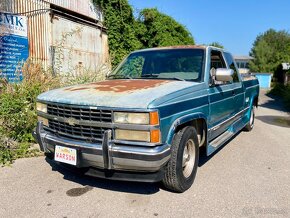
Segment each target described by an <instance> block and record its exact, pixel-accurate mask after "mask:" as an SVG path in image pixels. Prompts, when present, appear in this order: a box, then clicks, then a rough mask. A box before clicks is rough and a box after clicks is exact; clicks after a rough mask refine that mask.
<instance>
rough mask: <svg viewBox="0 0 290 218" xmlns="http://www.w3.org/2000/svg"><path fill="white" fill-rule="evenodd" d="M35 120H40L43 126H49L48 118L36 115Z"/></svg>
mask: <svg viewBox="0 0 290 218" xmlns="http://www.w3.org/2000/svg"><path fill="white" fill-rule="evenodd" d="M37 120H38V121H41V122H42V123H43V125H44V126H49V124H48V119H46V118H43V117H40V116H38V117H37Z"/></svg>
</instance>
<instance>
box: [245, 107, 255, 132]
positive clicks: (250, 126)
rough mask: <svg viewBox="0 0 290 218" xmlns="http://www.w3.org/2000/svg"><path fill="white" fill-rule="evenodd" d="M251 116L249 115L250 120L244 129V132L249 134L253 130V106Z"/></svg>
mask: <svg viewBox="0 0 290 218" xmlns="http://www.w3.org/2000/svg"><path fill="white" fill-rule="evenodd" d="M250 113H251V115H250V120H249V122H248V123H247V125H246V126H245V127H244V131H246V132H250V131H251V130H252V129H253V128H254V124H255V106H252V107H251V112H250Z"/></svg>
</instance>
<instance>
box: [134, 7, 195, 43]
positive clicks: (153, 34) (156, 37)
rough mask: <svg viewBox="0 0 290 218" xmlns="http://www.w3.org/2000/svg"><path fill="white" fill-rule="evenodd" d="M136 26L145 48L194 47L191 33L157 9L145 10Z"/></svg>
mask: <svg viewBox="0 0 290 218" xmlns="http://www.w3.org/2000/svg"><path fill="white" fill-rule="evenodd" d="M135 25H136V27H135V29H136V34H137V38H138V39H139V40H140V42H141V43H142V44H143V47H144V48H151V47H157V46H174V45H194V39H193V37H192V35H191V33H190V32H189V31H188V30H187V29H186V28H185V27H184V26H183V25H182V24H180V23H178V22H177V21H175V20H174V19H173V18H172V17H170V16H168V15H166V14H163V13H161V12H159V11H158V10H157V9H156V8H146V9H143V10H142V11H141V12H140V13H139V17H138V19H137V22H136V23H135Z"/></svg>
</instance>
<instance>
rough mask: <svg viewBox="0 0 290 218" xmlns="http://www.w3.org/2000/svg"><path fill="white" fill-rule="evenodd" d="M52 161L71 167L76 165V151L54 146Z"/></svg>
mask: <svg viewBox="0 0 290 218" xmlns="http://www.w3.org/2000/svg"><path fill="white" fill-rule="evenodd" d="M54 160H56V161H59V162H62V163H67V164H71V165H77V150H76V149H73V148H67V147H63V146H59V145H56V146H55V152H54Z"/></svg>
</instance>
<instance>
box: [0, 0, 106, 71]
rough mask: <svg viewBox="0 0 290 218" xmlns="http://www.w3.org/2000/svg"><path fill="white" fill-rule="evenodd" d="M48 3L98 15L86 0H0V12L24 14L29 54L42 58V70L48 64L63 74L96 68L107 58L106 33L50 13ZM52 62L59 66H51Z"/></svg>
mask: <svg viewBox="0 0 290 218" xmlns="http://www.w3.org/2000/svg"><path fill="white" fill-rule="evenodd" d="M49 2H51V3H54V4H57V5H58V6H61V7H64V8H67V9H69V10H74V11H77V12H79V13H87V14H86V15H90V16H91V17H95V18H96V17H97V16H99V15H97V13H95V14H94V10H93V9H90V4H89V2H90V0H84V1H77V0H63V1H61V0H48V1H43V0H1V3H0V11H6V12H12V13H25V15H26V16H27V17H28V39H29V54H30V57H31V58H32V59H34V60H39V61H42V63H43V66H44V68H45V69H47V68H48V67H50V66H52V67H53V69H54V70H55V71H56V72H58V71H62V72H63V73H66V72H68V71H69V70H73V69H80V68H85V69H91V70H97V68H98V67H99V65H100V64H102V63H104V62H106V61H107V60H108V58H109V56H108V42H107V41H108V38H107V35H106V33H105V32H103V31H102V29H100V28H97V27H95V26H92V25H87V24H85V23H81V22H74V20H73V19H68V18H66V17H62V16H58V15H53V16H51V15H52V14H53V13H51V12H52V11H51V10H50V3H49ZM80 2H81V3H80ZM36 10H37V11H36ZM35 11H36V12H35ZM89 11H90V12H89ZM60 47H62V48H60ZM60 61H63V62H62V63H60ZM56 64H59V66H62V67H59V68H58V66H56V67H55V66H54V65H56Z"/></svg>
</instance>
